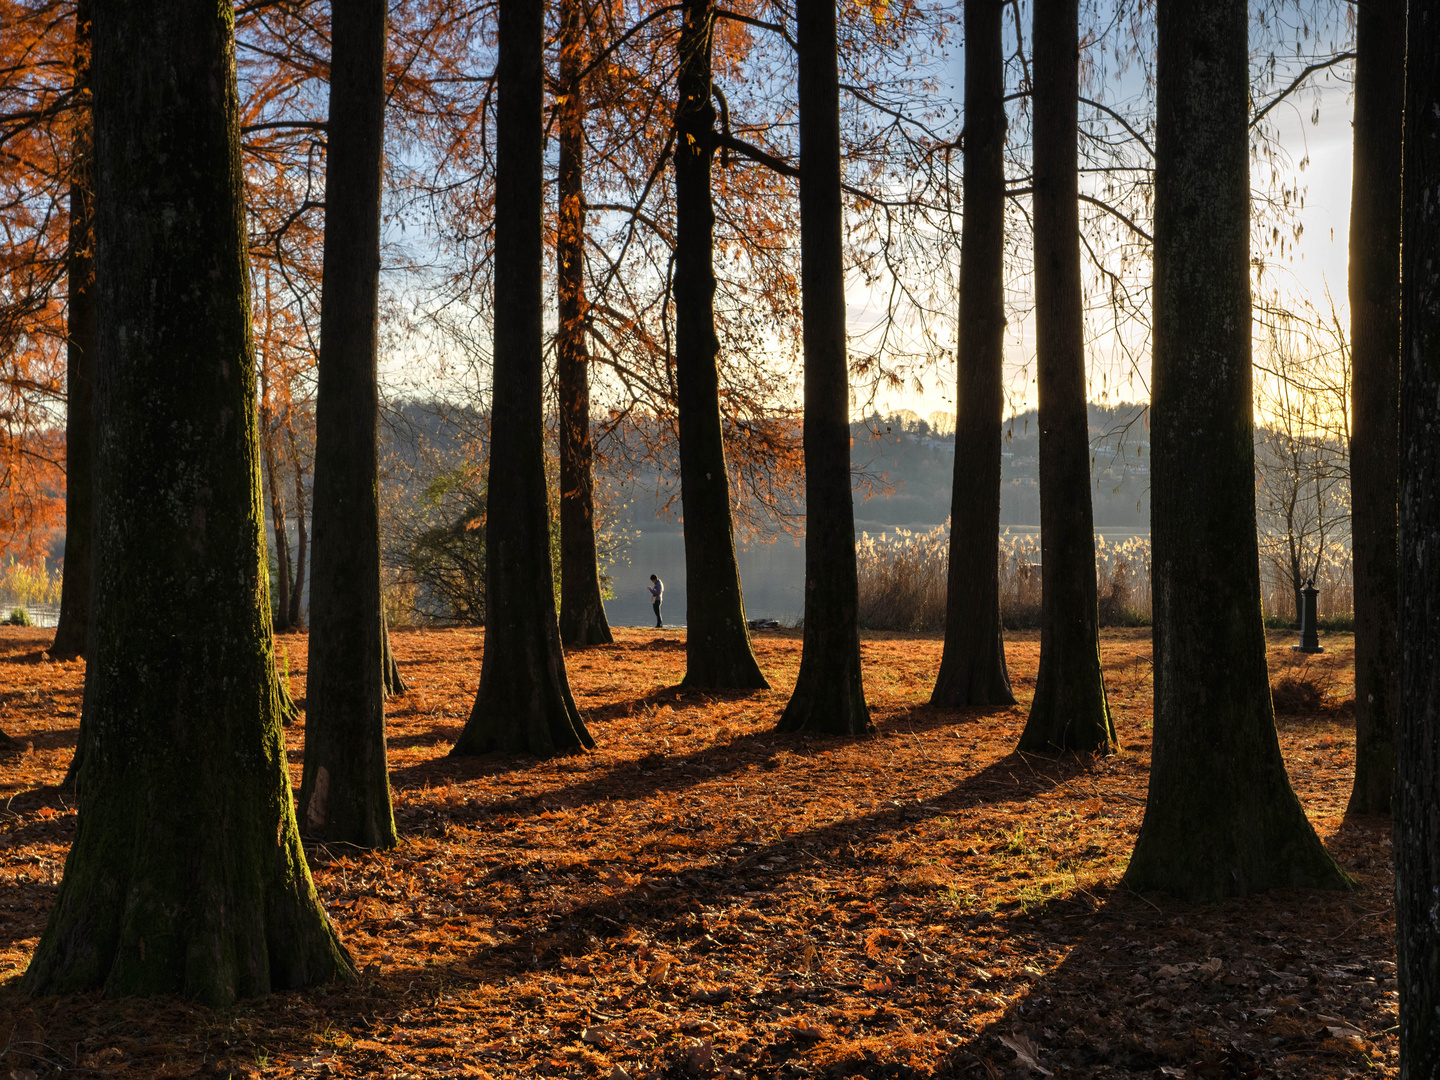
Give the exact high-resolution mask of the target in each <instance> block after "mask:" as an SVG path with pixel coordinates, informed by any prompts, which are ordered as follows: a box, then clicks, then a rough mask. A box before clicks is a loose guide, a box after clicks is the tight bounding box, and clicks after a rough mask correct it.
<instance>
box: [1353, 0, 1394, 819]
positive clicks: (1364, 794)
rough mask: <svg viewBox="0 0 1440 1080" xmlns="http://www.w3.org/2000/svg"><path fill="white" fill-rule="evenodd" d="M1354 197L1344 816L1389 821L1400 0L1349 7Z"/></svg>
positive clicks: (1391, 786)
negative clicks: (1349, 736)
mask: <svg viewBox="0 0 1440 1080" xmlns="http://www.w3.org/2000/svg"><path fill="white" fill-rule="evenodd" d="M1355 19H1356V26H1355V154H1354V158H1353V162H1354V173H1353V176H1352V182H1351V196H1350V358H1351V378H1352V383H1351V385H1352V393H1351V402H1352V414H1353V421H1352V423H1351V429H1350V529H1351V540H1352V553H1353V556H1354V560H1353V561H1354V574H1355V786H1354V788H1353V789H1351V792H1350V806H1349V810H1350V812H1351V813H1358V814H1388V813H1389V812H1390V799H1391V797H1392V794H1393V791H1394V786H1395V709H1396V704H1397V703H1396V699H1395V695H1396V679H1397V677H1398V672H1399V642H1398V641H1397V640H1396V610H1395V609H1396V604H1397V603H1398V595H1399V594H1398V588H1399V586H1398V584H1397V582H1398V575H1399V567H1398V566H1397V564H1396V559H1397V557H1398V540H1397V538H1396V529H1397V516H1398V511H1397V509H1396V504H1397V502H1398V500H1399V496H1398V492H1397V485H1398V483H1399V480H1398V475H1399V468H1400V464H1399V455H1400V447H1399V440H1400V416H1399V408H1400V139H1401V129H1402V127H1403V120H1402V109H1403V105H1404V100H1405V0H1365V2H1364V3H1361V4H1358V5H1357V6H1356V9H1355Z"/></svg>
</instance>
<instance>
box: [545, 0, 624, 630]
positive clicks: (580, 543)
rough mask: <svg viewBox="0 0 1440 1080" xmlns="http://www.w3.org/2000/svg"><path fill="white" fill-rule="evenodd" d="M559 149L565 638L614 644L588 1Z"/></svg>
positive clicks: (571, 57) (563, 8)
mask: <svg viewBox="0 0 1440 1080" xmlns="http://www.w3.org/2000/svg"><path fill="white" fill-rule="evenodd" d="M559 46H560V96H559V97H558V98H557V100H556V103H555V115H556V125H555V126H556V135H557V137H558V141H559V144H560V155H559V156H560V161H559V176H558V178H557V184H556V202H557V203H558V206H557V210H558V214H557V225H556V229H555V266H556V272H555V278H556V281H555V285H556V288H555V292H556V306H557V307H558V309H559V311H558V314H559V323H560V325H559V327H558V332H557V334H556V341H555V386H556V394H557V397H558V398H559V410H558V411H559V421H560V640H561V641H563V642H564V643H565V644H567V645H605V644H609V643H610V642H611V641H613V640H614V636H613V635H612V634H611V633H610V622H609V620H608V619H606V617H605V602H604V601H603V600H602V599H601V596H600V572H599V565H598V558H597V552H596V548H595V471H594V466H593V464H592V459H593V456H594V455H593V451H592V448H591V445H590V351H589V349H588V348H587V347H586V343H585V342H586V330H585V327H586V320H587V318H588V316H587V313H586V308H585V188H584V179H585V87H584V85H583V80H582V79H581V77H580V76H581V73H582V72H583V70H584V61H585V20H584V10H583V3H582V0H561V2H560V42H559Z"/></svg>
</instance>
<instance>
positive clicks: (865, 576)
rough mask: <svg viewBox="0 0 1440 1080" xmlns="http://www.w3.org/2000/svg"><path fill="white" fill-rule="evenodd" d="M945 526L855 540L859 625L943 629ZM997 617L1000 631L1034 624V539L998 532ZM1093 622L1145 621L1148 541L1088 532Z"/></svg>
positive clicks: (1139, 623) (1037, 612) (1036, 586)
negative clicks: (1095, 584)
mask: <svg viewBox="0 0 1440 1080" xmlns="http://www.w3.org/2000/svg"><path fill="white" fill-rule="evenodd" d="M949 555H950V526H949V523H948V522H947V523H946V524H945V525H937V526H936V527H935V528H933V529H930V530H928V531H925V532H920V531H916V530H911V529H897V530H896V531H895V532H893V533H888V532H887V533H880V534H879V535H871V534H869V533H862V534H861V536H860V540H859V542H858V543H857V544H856V546H855V558H856V564H857V567H858V569H859V574H860V625H861V626H862V627H863V628H865V629H867V630H898V631H905V632H919V631H937V630H943V629H944V628H945V590H946V580H947V575H948V573H949V565H950V558H949ZM997 557H998V569H999V573H1000V617H1001V619H1002V621H1003V622H1004V624H1005V627H1006V629H1010V630H1015V629H1025V628H1033V627H1036V626H1039V625H1040V587H1041V576H1040V537H1039V536H1038V535H1036V534H1034V533H1011V532H1010V531H1009V530H1006V532H1005V533H1004V534H1003V535H1002V536H1001V537H1000V543H999V551H998V556H997ZM1095 560H1096V570H1097V575H1098V581H1099V591H1100V621H1101V624H1102V625H1105V626H1143V625H1146V624H1148V623H1149V621H1150V541H1149V539H1148V538H1146V537H1140V536H1132V537H1130V538H1128V539H1126V540H1124V541H1121V542H1118V543H1117V542H1113V541H1111V542H1107V541H1106V540H1105V538H1104V537H1103V536H1099V535H1097V536H1096V537H1095Z"/></svg>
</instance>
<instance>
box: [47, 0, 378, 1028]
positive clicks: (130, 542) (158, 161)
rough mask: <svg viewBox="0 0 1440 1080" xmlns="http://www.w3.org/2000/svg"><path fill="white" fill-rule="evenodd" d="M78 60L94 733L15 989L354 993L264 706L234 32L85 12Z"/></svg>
mask: <svg viewBox="0 0 1440 1080" xmlns="http://www.w3.org/2000/svg"><path fill="white" fill-rule="evenodd" d="M94 41H95V51H94V66H93V69H92V74H93V83H94V86H95V158H96V218H95V235H96V267H95V277H96V283H97V296H96V301H97V313H96V314H97V320H98V326H99V341H98V345H99V348H98V355H97V362H98V364H99V370H100V371H102V372H103V373H104V377H103V378H102V379H101V380H99V382H98V384H97V387H96V413H97V416H98V418H99V428H98V432H99V439H98V442H97V445H96V454H95V471H96V485H95V490H96V506H95V515H96V516H95V525H96V530H95V538H96V544H95V556H96V557H95V578H94V592H93V605H92V608H91V630H90V632H91V637H90V642H89V651H88V653H87V658H88V665H87V669H86V686H85V708H86V717H87V723H88V724H89V725H90V728H91V739H90V745H89V750H88V751H87V753H86V757H85V761H84V765H83V771H82V775H81V783H80V789H79V791H80V799H79V822H78V825H77V828H76V833H75V840H74V843H73V844H72V846H71V848H70V853H69V856H68V858H67V859H66V862H65V876H64V879H63V880H62V881H61V884H60V889H59V893H58V895H57V896H56V900H55V907H54V909H53V910H52V911H51V913H50V919H49V922H48V924H47V925H46V928H45V933H44V936H43V937H42V938H41V940H40V944H39V946H38V947H37V949H36V951H35V956H34V958H33V960H32V961H31V963H30V968H29V970H28V971H27V972H26V974H25V978H24V983H23V985H24V988H25V989H26V990H28V991H29V992H30V993H33V994H61V993H71V992H76V991H82V990H88V989H95V988H103V989H104V990H105V991H106V992H107V993H109V994H112V995H128V994H184V995H187V996H192V997H196V998H199V999H201V1000H204V1001H207V1002H214V1003H223V1002H227V1001H231V1000H234V999H235V998H237V997H245V996H249V995H255V994H264V993H267V992H269V991H271V990H275V989H281V988H292V987H299V986H305V985H308V984H312V983H316V982H322V981H326V980H330V979H335V978H345V977H353V970H352V966H351V963H350V960H349V957H348V955H347V954H346V951H345V949H344V947H343V946H342V945H341V944H340V942H339V940H338V938H337V936H336V933H335V929H334V928H333V927H332V926H331V924H330V921H329V919H327V918H326V915H325V911H324V909H323V907H322V906H321V904H320V900H319V897H318V896H317V895H316V892H315V887H314V885H313V884H312V882H311V880H310V872H309V870H308V868H307V867H306V865H305V854H304V851H303V850H302V849H301V846H300V837H299V831H298V829H297V828H296V822H295V815H294V811H293V805H292V801H291V793H290V779H289V775H288V771H287V768H286V760H285V746H284V742H283V739H282V737H281V730H280V720H279V715H278V703H277V701H276V695H275V674H274V657H273V654H272V652H271V636H270V598H269V588H268V574H267V572H266V565H265V540H264V528H265V526H264V516H263V512H262V510H261V505H260V473H259V447H258V436H257V430H256V422H255V419H256V418H255V412H256V407H255V352H254V343H253V341H252V340H251V336H250V305H249V297H250V287H249V273H248V264H247V255H246V233H245V218H244V213H243V207H242V198H243V196H242V189H241V160H240V130H239V103H238V98H237V94H236V82H235V51H234V25H233V15H232V12H231V9H230V7H229V5H225V4H220V5H214V4H212V5H204V4H195V3H191V2H189V0H149V2H138V0H137V2H133V3H127V4H101V5H96V10H95V20H94ZM177 163H183V166H184V167H177ZM142 610H143V611H145V612H146V618H144V619H139V620H137V619H136V618H135V613H136V612H137V611H142Z"/></svg>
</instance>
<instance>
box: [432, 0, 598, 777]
mask: <svg viewBox="0 0 1440 1080" xmlns="http://www.w3.org/2000/svg"><path fill="white" fill-rule="evenodd" d="M499 22H500V38H499V46H498V50H499V63H498V65H497V67H496V72H495V75H496V87H495V89H496V96H497V99H498V107H497V114H496V122H495V275H494V280H495V302H494V307H493V310H494V312H495V363H494V381H493V384H492V391H491V394H492V396H491V418H492V419H491V439H490V463H489V466H490V467H489V475H488V478H487V484H486V521H485V563H486V576H485V652H484V655H483V657H482V659H481V662H480V688H479V690H478V691H477V692H476V694H475V705H474V707H473V708H472V709H471V710H470V719H469V720H468V721H466V724H465V729H464V730H463V731H462V732H461V733H460V738H459V739H458V740H457V741H456V743H455V748H454V749H453V750H451V753H452V754H485V753H489V752H491V751H495V750H503V751H509V752H512V753H529V754H534V755H535V756H536V757H553V756H554V755H556V754H565V753H573V752H575V751H578V750H580V749H581V748H584V747H592V746H594V745H595V743H594V741H593V740H592V739H591V738H590V733H589V732H588V731H586V730H585V724H584V722H583V721H582V720H581V719H580V713H579V710H578V709H576V707H575V699H574V697H572V696H571V693H570V683H569V680H568V679H567V678H566V675H565V654H564V651H563V650H562V649H561V647H560V627H559V624H558V620H557V619H556V617H555V593H554V589H553V586H552V582H553V580H554V578H553V576H552V572H551V571H552V566H551V562H550V515H549V510H548V505H547V499H546V489H545V420H544V416H543V413H542V408H543V404H544V386H543V381H544V363H543V357H542V347H543V336H544V291H543V286H542V281H541V263H542V260H543V258H544V237H543V233H542V228H541V225H542V220H541V215H542V211H543V208H544V198H545V191H544V154H545V143H544V127H545V119H544V115H543V98H544V93H543V79H544V67H543V63H544V41H545V10H544V5H543V4H539V3H536V2H534V0H500V19H499Z"/></svg>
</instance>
